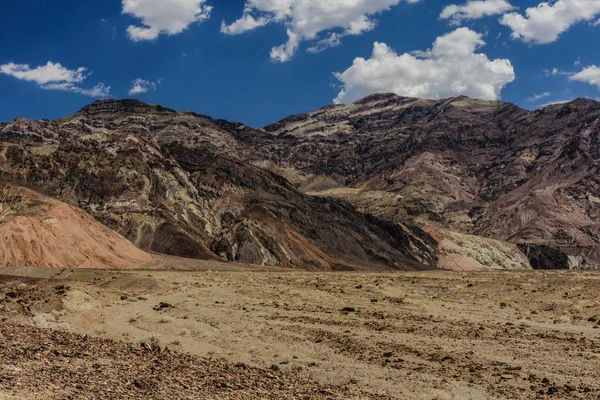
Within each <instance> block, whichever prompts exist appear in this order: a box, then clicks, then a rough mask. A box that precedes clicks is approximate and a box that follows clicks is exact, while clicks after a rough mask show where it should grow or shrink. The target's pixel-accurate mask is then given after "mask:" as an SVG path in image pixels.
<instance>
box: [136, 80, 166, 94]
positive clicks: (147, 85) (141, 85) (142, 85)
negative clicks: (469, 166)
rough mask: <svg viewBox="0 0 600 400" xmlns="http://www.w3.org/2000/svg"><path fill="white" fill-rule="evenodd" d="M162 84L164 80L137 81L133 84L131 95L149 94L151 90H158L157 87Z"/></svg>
mask: <svg viewBox="0 0 600 400" xmlns="http://www.w3.org/2000/svg"><path fill="white" fill-rule="evenodd" d="M161 82H162V79H159V80H157V81H156V82H151V81H147V80H144V79H141V78H137V79H135V80H134V81H133V82H131V89H129V95H130V96H135V95H138V94H142V93H146V92H149V91H150V90H152V91H154V90H156V86H157V85H159V84H160V83H161Z"/></svg>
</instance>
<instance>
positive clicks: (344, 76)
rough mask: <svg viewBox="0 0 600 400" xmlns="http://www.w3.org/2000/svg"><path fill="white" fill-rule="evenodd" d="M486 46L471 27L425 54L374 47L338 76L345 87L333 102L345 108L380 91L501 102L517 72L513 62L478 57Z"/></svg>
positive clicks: (445, 38) (380, 45)
mask: <svg viewBox="0 0 600 400" xmlns="http://www.w3.org/2000/svg"><path fill="white" fill-rule="evenodd" d="M484 44H485V42H484V41H483V40H482V35H481V34H479V33H477V32H474V31H472V30H470V29H468V28H458V29H456V30H455V31H453V32H450V33H448V34H446V35H443V36H440V37H438V38H437V39H436V40H435V42H434V44H433V47H432V48H431V49H430V50H426V51H417V52H413V53H404V54H400V55H399V54H397V53H396V52H395V51H394V50H392V49H391V48H390V47H389V46H388V45H386V44H385V43H375V45H374V49H373V54H372V55H371V58H369V59H364V58H360V57H359V58H356V59H355V60H354V63H353V64H352V66H351V67H350V68H348V69H347V70H346V71H344V72H342V73H336V74H335V76H336V78H337V79H338V80H339V81H340V82H341V83H342V85H343V88H342V90H341V91H340V93H339V94H338V96H337V97H336V98H335V99H334V102H335V103H344V102H346V103H347V102H351V101H354V100H357V99H359V98H361V97H364V96H366V95H368V94H371V93H376V92H393V93H396V94H398V95H401V96H410V97H425V98H436V99H437V98H444V97H452V96H457V95H463V94H464V95H468V96H471V97H476V98H481V99H488V100H495V99H498V98H499V97H500V93H501V91H502V89H503V88H504V86H505V85H506V84H508V83H510V82H512V81H513V80H514V79H515V72H514V69H513V66H512V64H511V62H510V61H509V60H506V59H496V60H490V59H489V58H488V57H487V55H485V54H482V53H476V52H475V51H476V50H477V49H478V48H479V47H481V46H483V45H484Z"/></svg>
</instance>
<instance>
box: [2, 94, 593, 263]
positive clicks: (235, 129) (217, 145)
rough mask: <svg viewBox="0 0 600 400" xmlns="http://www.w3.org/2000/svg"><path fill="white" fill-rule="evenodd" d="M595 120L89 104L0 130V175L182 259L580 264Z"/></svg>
mask: <svg viewBox="0 0 600 400" xmlns="http://www.w3.org/2000/svg"><path fill="white" fill-rule="evenodd" d="M599 119H600V103H597V102H594V101H592V100H586V99H577V100H575V101H573V102H571V103H567V104H564V105H554V106H549V107H546V108H544V109H541V110H536V111H533V112H530V111H527V110H523V109H521V108H519V107H517V106H515V105H513V104H508V103H502V102H497V101H494V102H490V101H481V100H475V99H470V98H466V97H458V98H452V99H445V100H423V99H412V98H405V97H399V96H396V95H392V94H377V95H372V96H369V97H367V98H365V99H362V100H360V101H358V102H356V103H353V104H351V105H333V106H326V107H324V108H322V109H320V110H317V111H314V112H311V113H307V114H301V115H297V116H292V117H289V118H286V119H284V120H282V121H280V122H277V123H275V124H272V125H269V126H267V127H265V128H264V129H253V128H250V127H247V126H245V125H243V124H239V123H231V122H228V121H223V120H213V119H211V118H209V117H206V116H203V115H200V114H197V113H193V112H176V111H174V110H171V109H168V108H164V107H161V106H153V105H148V104H144V103H142V102H139V101H136V100H101V101H98V102H95V103H93V104H91V105H89V106H87V107H85V108H83V109H82V110H80V111H79V112H77V113H76V114H74V115H72V116H70V117H67V118H64V119H61V120H57V121H48V120H43V121H28V120H24V119H18V120H15V121H14V122H12V123H9V124H2V125H0V178H1V179H2V180H3V181H4V182H16V183H18V184H20V185H23V186H27V187H30V188H32V189H35V190H36V191H39V192H41V193H43V194H45V195H49V196H52V197H55V198H58V199H60V200H62V201H65V202H67V203H69V204H72V205H75V206H78V207H81V208H82V209H84V210H86V211H87V212H89V213H90V214H91V215H92V216H93V217H94V218H96V219H98V220H99V221H100V222H102V223H103V224H105V225H106V226H107V227H109V228H111V229H114V230H116V231H117V232H119V233H120V234H122V235H123V236H125V237H126V238H128V239H129V240H130V241H132V242H133V243H134V244H135V245H136V246H138V247H140V248H141V249H144V250H149V251H155V252H160V253H166V254H173V255H179V256H184V257H192V258H204V259H213V258H215V259H218V258H222V259H226V260H230V261H240V262H245V263H254V264H261V265H273V266H275V265H279V266H289V267H296V268H309V269H340V270H344V269H355V268H360V269H364V268H367V269H368V268H390V267H392V268H401V269H405V268H409V269H412V268H417V269H420V268H432V267H443V268H451V269H481V268H511V269H512V268H530V267H531V266H532V265H533V266H534V267H537V268H551V267H559V268H566V267H581V268H594V267H596V266H597V265H598V264H600V250H599V246H598V243H599V242H600V223H599V220H598V218H599V216H600V200H599V199H600V180H599V179H600V178H598V176H600V175H598V172H600V171H599V165H600V164H599V162H600V150H599V147H600V141H599V138H598V135H599V132H600V128H599V125H598V124H599V122H598V120H599ZM553 254H559V255H560V257H556V256H553ZM556 260H558V261H556Z"/></svg>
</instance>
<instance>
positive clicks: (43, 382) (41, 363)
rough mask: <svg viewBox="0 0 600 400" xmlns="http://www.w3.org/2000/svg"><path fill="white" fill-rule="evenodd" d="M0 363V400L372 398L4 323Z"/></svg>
mask: <svg viewBox="0 0 600 400" xmlns="http://www.w3.org/2000/svg"><path fill="white" fill-rule="evenodd" d="M0 359H1V360H2V362H1V364H0V399H3V398H18V399H370V398H371V399H375V398H376V397H375V396H373V395H366V394H360V393H358V392H357V391H355V390H350V389H344V388H339V387H331V386H325V385H318V384H315V383H314V382H309V381H305V380H299V379H295V378H294V377H292V376H290V375H283V374H281V373H280V372H278V371H273V370H270V371H268V370H264V369H257V368H251V367H248V366H247V365H246V364H243V363H232V362H230V361H225V360H214V359H207V358H200V357H197V356H192V355H187V354H183V353H175V352H172V351H170V350H169V349H166V348H165V349H162V348H161V347H160V345H159V344H157V343H155V342H150V343H141V344H139V345H135V344H128V343H124V342H116V341H113V340H110V339H99V338H92V337H90V336H82V335H77V334H73V333H67V332H61V331H52V330H48V329H39V328H36V327H32V326H26V325H19V324H14V323H7V322H6V321H3V323H2V324H0ZM11 396H12V397H11ZM377 398H380V397H377Z"/></svg>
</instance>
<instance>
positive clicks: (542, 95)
mask: <svg viewBox="0 0 600 400" xmlns="http://www.w3.org/2000/svg"><path fill="white" fill-rule="evenodd" d="M550 95H552V93H550V92H544V93H537V94H534V95H533V96H531V97H530V98H528V99H527V101H531V102H534V101H538V100H541V99H545V98H546V97H550Z"/></svg>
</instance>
